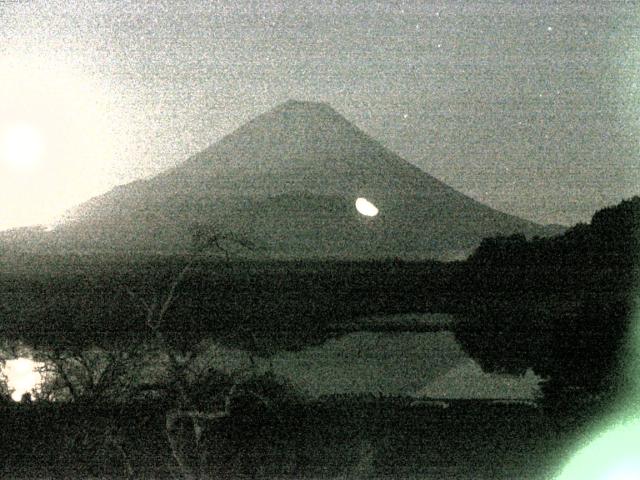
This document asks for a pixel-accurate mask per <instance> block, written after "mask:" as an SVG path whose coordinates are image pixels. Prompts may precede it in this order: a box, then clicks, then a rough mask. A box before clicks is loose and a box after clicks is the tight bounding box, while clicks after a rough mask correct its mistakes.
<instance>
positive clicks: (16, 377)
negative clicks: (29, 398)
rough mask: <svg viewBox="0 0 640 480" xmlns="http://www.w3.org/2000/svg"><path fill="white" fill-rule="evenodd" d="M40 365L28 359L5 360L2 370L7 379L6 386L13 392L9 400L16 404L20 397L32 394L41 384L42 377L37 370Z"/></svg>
mask: <svg viewBox="0 0 640 480" xmlns="http://www.w3.org/2000/svg"><path fill="white" fill-rule="evenodd" d="M40 367H42V363H40V362H34V361H33V360H31V359H29V358H24V357H22V358H16V359H13V360H7V362H6V363H5V367H4V370H3V373H4V375H5V376H6V377H7V386H8V387H9V389H11V390H13V393H12V394H11V398H12V399H13V400H15V401H16V402H19V401H20V400H21V399H22V395H24V394H25V393H29V392H32V391H33V390H34V389H36V388H37V387H38V385H40V383H41V382H42V375H41V374H40V372H38V368H40Z"/></svg>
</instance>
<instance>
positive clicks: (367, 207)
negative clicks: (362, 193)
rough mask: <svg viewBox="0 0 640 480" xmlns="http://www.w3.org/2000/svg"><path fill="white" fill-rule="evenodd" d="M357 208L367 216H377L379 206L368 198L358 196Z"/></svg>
mask: <svg viewBox="0 0 640 480" xmlns="http://www.w3.org/2000/svg"><path fill="white" fill-rule="evenodd" d="M356 210H358V212H360V213H361V214H362V215H364V216H365V217H375V216H376V215H378V211H379V210H378V208H377V207H376V206H375V205H374V204H373V203H371V202H370V201H369V200H367V199H366V198H362V197H360V198H358V199H357V200H356Z"/></svg>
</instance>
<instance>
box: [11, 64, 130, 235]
mask: <svg viewBox="0 0 640 480" xmlns="http://www.w3.org/2000/svg"><path fill="white" fill-rule="evenodd" d="M0 78H2V87H1V88H0V230H3V229H5V228H13V227H21V226H27V225H46V224H51V223H55V221H56V220H57V219H59V218H60V216H61V215H62V214H63V213H64V212H65V211H67V210H68V209H69V208H72V207H73V206H75V205H77V204H79V203H81V202H83V201H85V200H87V199H88V198H90V197H91V196H94V195H98V194H100V193H102V192H104V191H106V190H108V188H109V187H110V186H111V185H113V184H114V183H115V181H114V179H115V178H116V177H118V175H119V174H118V171H119V170H118V168H119V166H121V165H123V164H125V162H126V161H127V160H128V159H129V157H128V152H129V151H128V148H129V145H130V144H129V143H127V142H128V139H129V132H130V129H128V128H127V126H128V125H129V123H128V122H129V120H128V118H130V117H129V116H126V115H124V114H123V112H124V110H123V109H122V108H124V107H121V105H124V100H125V99H124V97H119V96H116V95H114V90H113V89H112V88H111V84H110V83H108V82H105V81H102V80H100V79H99V78H98V77H96V76H94V75H92V74H91V73H87V72H85V71H84V70H82V69H80V68H79V67H77V66H75V65H74V64H73V62H69V61H67V60H66V59H65V58H63V57H60V58H58V57H57V56H55V55H52V56H51V58H43V57H41V56H36V55H28V54H16V55H14V56H12V57H11V58H0ZM118 178H119V177H118Z"/></svg>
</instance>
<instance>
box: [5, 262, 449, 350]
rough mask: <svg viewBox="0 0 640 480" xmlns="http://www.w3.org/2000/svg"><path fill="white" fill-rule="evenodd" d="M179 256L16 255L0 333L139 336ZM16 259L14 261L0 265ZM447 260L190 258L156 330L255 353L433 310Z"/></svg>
mask: <svg viewBox="0 0 640 480" xmlns="http://www.w3.org/2000/svg"><path fill="white" fill-rule="evenodd" d="M189 260H190V259H188V258H187V257H147V258H135V259H123V258H114V257H101V258H100V257H37V258H35V257H23V258H22V259H8V260H7V264H6V265H5V269H4V271H3V272H1V273H0V336H2V337H4V338H9V339H22V340H24V341H26V342H27V343H29V344H31V345H42V346H52V345H53V346H57V347H58V348H61V347H64V346H65V345H68V346H70V347H86V346H91V345H98V346H105V347H109V346H110V345H116V346H117V345H123V344H124V343H126V342H137V341H139V340H141V339H142V340H144V338H145V336H146V335H149V333H150V332H149V329H148V328H147V326H146V325H145V317H146V315H147V310H146V307H147V306H150V305H154V304H160V303H162V301H163V299H164V298H165V297H166V295H167V294H168V292H169V290H170V288H171V286H172V283H173V282H174V281H175V280H176V278H178V277H179V276H180V272H181V271H182V270H183V269H184V267H185V265H186V264H187V263H188V262H189ZM9 262H14V263H15V264H16V267H15V268H10V267H9V266H8V263H9ZM454 270H455V267H453V266H451V265H447V264H441V263H437V262H429V263H424V262H423V263H404V262H398V261H391V260H390V261H388V262H337V261H336V262H322V263H321V262H248V261H245V262H241V261H233V260H232V261H229V262H227V261H224V260H221V259H220V258H211V257H199V258H198V259H197V260H196V261H195V262H194V263H193V264H192V266H191V267H190V268H189V270H188V271H187V272H186V273H184V275H183V276H182V277H181V280H180V282H179V284H177V285H176V289H175V300H174V301H172V302H171V305H170V306H169V308H168V310H167V312H166V315H165V322H164V323H163V326H162V328H163V329H164V330H165V332H166V333H167V338H168V339H169V340H170V341H174V342H176V344H180V343H187V344H189V343H192V342H196V341H198V340H200V339H202V338H203V337H205V336H210V337H213V338H214V339H216V340H218V341H219V342H221V343H222V344H225V345H228V346H238V347H242V348H246V349H250V350H253V351H255V352H258V353H261V354H269V353H271V352H274V351H276V350H280V349H292V350H295V349H299V348H303V347H306V346H309V345H313V344H318V343H321V342H323V341H325V340H326V339H327V338H329V336H330V335H334V334H335V332H331V331H328V330H327V328H326V327H327V326H329V325H333V326H335V324H336V323H340V322H341V321H345V322H347V321H351V320H352V319H353V318H356V317H361V316H366V315H383V314H390V313H406V312H427V311H437V310H442V307H443V304H444V303H446V302H448V300H447V292H448V291H449V289H448V288H447V287H443V285H444V284H446V283H447V281H448V280H449V279H452V278H453V272H454Z"/></svg>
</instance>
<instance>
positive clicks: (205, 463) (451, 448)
mask: <svg viewBox="0 0 640 480" xmlns="http://www.w3.org/2000/svg"><path fill="white" fill-rule="evenodd" d="M168 411H170V410H169V408H168V406H167V405H166V404H164V403H163V402H158V401H156V402H151V401H145V402H137V403H128V404H124V405H118V406H109V407H107V406H97V405H82V404H74V403H66V404H61V403H49V402H40V403H37V404H33V405H30V406H27V405H21V404H14V405H6V406H5V407H3V408H2V409H1V412H2V415H1V416H0V428H2V431H3V438H4V439H7V440H5V441H4V442H3V445H2V447H3V464H2V469H3V470H2V475H3V477H10V478H21V477H22V478H92V477H93V478H105V477H106V478H154V479H155V478H184V476H183V474H184V473H185V471H186V468H187V467H190V468H192V471H195V469H196V467H197V472H198V475H197V476H196V475H195V474H194V476H193V477H192V478H265V477H287V478H337V477H340V478H345V477H346V478H362V479H365V478H376V477H381V476H385V475H388V476H390V477H391V478H427V479H433V478H435V479H449V478H464V479H505V480H506V479H514V478H518V479H525V478H547V477H546V475H547V474H548V472H549V471H550V470H552V469H553V468H555V467H557V462H558V460H559V459H560V458H561V454H562V453H564V454H566V452H565V451H563V450H562V449H563V447H564V444H563V439H562V438H563V437H562V435H563V434H564V430H563V426H562V425H560V424H559V423H557V422H554V421H553V420H551V419H550V418H548V417H547V416H545V414H544V413H542V412H541V411H540V410H538V409H533V408H530V407H525V406H513V407H505V406H498V405H489V404H485V403H481V402H478V403H476V402H459V404H456V403H455V402H453V403H452V405H451V406H450V407H449V408H446V409H443V408H438V407H424V406H421V407H415V406H411V405H410V400H409V399H378V400H377V401H375V402H364V401H362V400H361V399H353V400H348V399H342V400H340V401H317V402H307V403H300V404H295V405H288V406H287V408H286V409H281V410H278V411H270V412H266V411H262V410H260V409H257V410H255V411H253V412H252V413H248V414H247V413H246V412H238V413H236V414H235V415H233V416H231V417H228V418H225V419H222V420H219V421H217V422H209V423H208V424H207V426H206V427H205V429H204V432H203V434H202V437H201V440H200V446H199V450H198V451H195V450H194V445H195V441H194V439H193V438H192V437H191V435H192V430H191V428H190V426H189V425H179V426H176V427H175V428H176V433H175V435H176V437H178V438H179V443H180V445H179V448H181V449H182V451H183V453H184V459H186V460H185V462H186V464H185V466H184V467H183V469H181V468H179V467H178V465H177V463H176V460H175V458H174V456H173V455H172V450H171V448H170V447H169V443H168V442H167V435H166V426H165V424H166V422H165V418H166V415H167V412H168Z"/></svg>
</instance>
